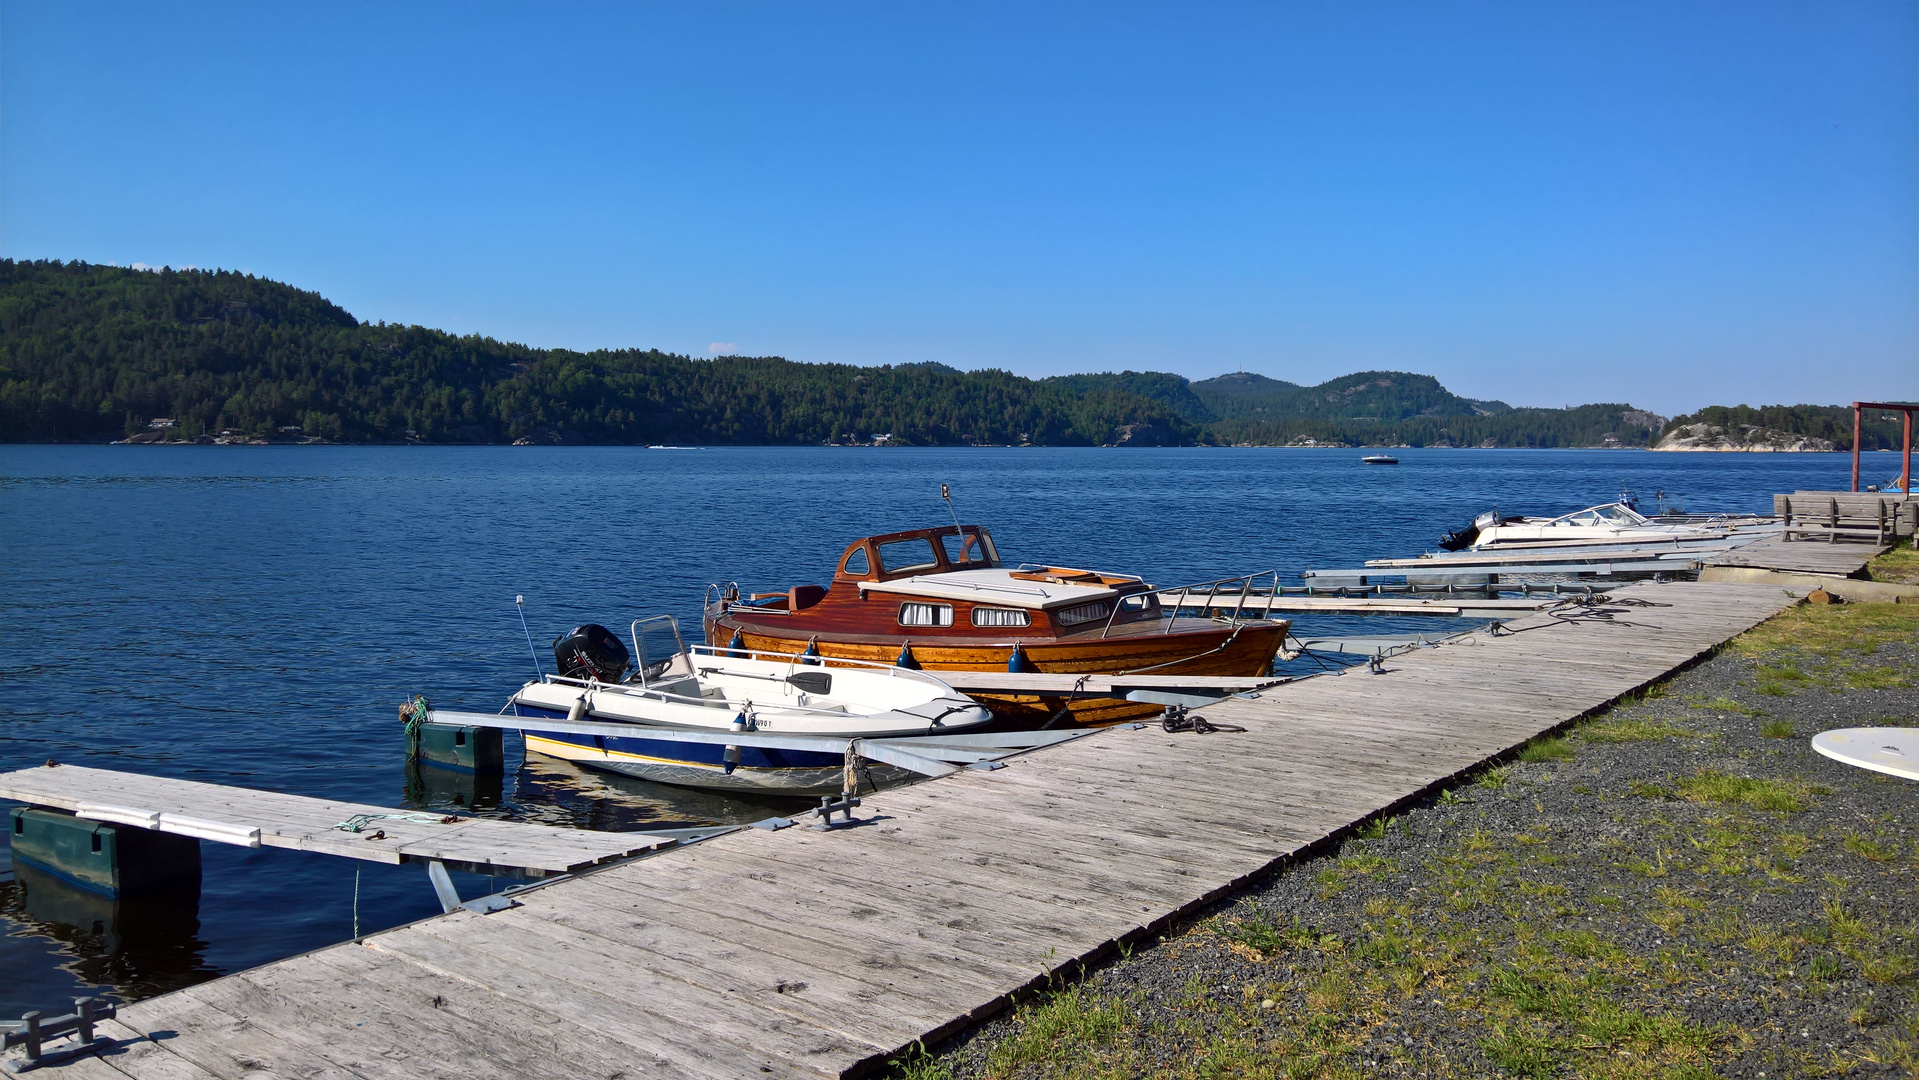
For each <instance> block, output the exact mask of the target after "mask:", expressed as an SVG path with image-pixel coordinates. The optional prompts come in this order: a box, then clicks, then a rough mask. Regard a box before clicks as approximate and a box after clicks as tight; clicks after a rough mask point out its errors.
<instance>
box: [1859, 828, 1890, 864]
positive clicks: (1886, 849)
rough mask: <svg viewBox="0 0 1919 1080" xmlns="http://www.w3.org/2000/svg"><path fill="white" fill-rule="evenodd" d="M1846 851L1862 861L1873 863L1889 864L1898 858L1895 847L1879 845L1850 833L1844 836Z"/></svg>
mask: <svg viewBox="0 0 1919 1080" xmlns="http://www.w3.org/2000/svg"><path fill="white" fill-rule="evenodd" d="M1846 850H1847V851H1850V852H1852V853H1853V854H1854V855H1857V856H1859V857H1860V858H1862V859H1869V860H1871V861H1873V862H1891V861H1892V860H1894V859H1896V858H1898V857H1899V849H1898V848H1897V847H1894V846H1891V845H1888V844H1881V843H1879V842H1877V841H1876V840H1868V839H1866V838H1865V837H1863V836H1859V835H1856V834H1850V833H1849V834H1847V836H1846Z"/></svg>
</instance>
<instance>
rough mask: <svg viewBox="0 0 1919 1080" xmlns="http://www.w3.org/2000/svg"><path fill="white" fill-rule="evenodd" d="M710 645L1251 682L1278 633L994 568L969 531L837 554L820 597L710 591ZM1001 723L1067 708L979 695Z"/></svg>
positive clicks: (1081, 574)
mask: <svg viewBox="0 0 1919 1080" xmlns="http://www.w3.org/2000/svg"><path fill="white" fill-rule="evenodd" d="M709 597H712V599H710V601H709V603H708V605H707V609H706V634H707V640H708V642H709V643H711V644H714V645H724V646H729V647H732V648H735V649H747V650H751V651H754V652H760V651H765V652H781V653H812V654H817V655H819V656H820V657H822V658H826V659H829V660H830V659H831V658H836V657H838V658H846V659H854V660H867V661H875V662H881V663H897V664H899V665H901V666H903V667H919V668H925V669H928V670H940V669H944V670H962V671H989V670H997V671H1031V672H1070V673H1095V674H1104V673H1113V672H1138V671H1143V670H1147V669H1151V670H1152V671H1154V672H1155V673H1156V674H1188V675H1236V676H1257V675H1262V674H1265V672H1266V671H1267V670H1268V669H1269V668H1270V667H1271V665H1272V661H1273V657H1274V655H1275V654H1276V653H1277V652H1278V651H1279V648H1280V645H1281V643H1282V642H1283V641H1284V640H1285V636H1286V629H1287V626H1288V624H1287V623H1286V622H1285V621H1283V620H1280V621H1268V620H1237V619H1236V620H1220V619H1213V618H1193V617H1182V616H1177V615H1176V614H1175V613H1172V612H1168V611H1167V610H1165V609H1163V608H1162V607H1161V605H1160V601H1159V591H1158V590H1157V589H1155V588H1154V587H1153V586H1151V585H1149V584H1147V583H1146V582H1145V581H1142V580H1141V579H1140V578H1138V577H1136V576H1133V575H1129V574H1111V573H1101V572H1098V571H1092V570H1077V569H1071V568H1067V567H1058V566H1035V565H1020V566H1016V567H1013V568H1010V569H1009V568H1008V567H1006V566H1004V565H1003V564H1002V563H1001V561H1000V556H999V552H998V550H997V549H996V548H995V547H994V545H993V537H992V534H991V533H990V532H988V531H987V530H986V529H985V528H983V527H980V526H977V525H963V526H958V527H954V526H944V527H940V528H932V529H913V530H908V531H905V532H895V533H886V534H884V535H880V536H869V537H865V538H863V539H860V540H856V541H854V542H853V543H852V544H850V545H848V546H847V548H846V551H845V552H844V553H843V554H842V555H841V556H840V560H839V563H838V565H837V567H836V568H835V571H834V574H833V579H832V583H831V584H830V585H828V586H825V587H821V586H819V585H796V586H793V587H791V588H789V589H787V590H786V591H785V592H775V593H755V594H752V595H750V596H747V597H740V596H739V595H738V594H737V593H736V592H732V593H728V592H724V591H723V592H721V593H720V594H719V595H718V596H716V597H715V596H714V595H713V594H712V593H709ZM981 700H983V701H985V702H986V704H987V705H988V706H989V707H991V708H992V709H993V710H994V712H995V713H996V714H997V715H999V716H1001V717H1002V718H1003V719H1005V718H1015V717H1017V718H1026V719H1033V718H1047V717H1050V716H1051V715H1052V714H1054V713H1057V712H1059V711H1060V710H1061V709H1062V708H1066V705H1065V703H1063V702H1058V701H1051V702H1049V701H1046V700H1042V699H1041V697H1039V696H1033V695H1008V696H998V697H993V698H992V700H987V699H985V698H982V699H981ZM1067 711H1068V712H1070V715H1071V717H1072V719H1074V720H1077V721H1080V722H1088V721H1113V720H1120V719H1127V718H1131V717H1137V716H1141V715H1146V714H1150V713H1152V712H1155V711H1157V707H1156V706H1142V705H1141V704H1139V703H1136V702H1117V701H1114V700H1111V699H1094V700H1092V701H1087V702H1075V703H1072V705H1071V707H1070V708H1068V709H1067Z"/></svg>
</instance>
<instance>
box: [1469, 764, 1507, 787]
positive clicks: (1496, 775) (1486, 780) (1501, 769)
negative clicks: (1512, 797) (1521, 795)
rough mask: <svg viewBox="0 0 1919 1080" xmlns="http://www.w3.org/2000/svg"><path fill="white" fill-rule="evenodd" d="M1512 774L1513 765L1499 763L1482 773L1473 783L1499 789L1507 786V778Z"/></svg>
mask: <svg viewBox="0 0 1919 1080" xmlns="http://www.w3.org/2000/svg"><path fill="white" fill-rule="evenodd" d="M1512 774H1513V767H1512V766H1511V765H1499V766H1495V767H1493V768H1490V769H1487V770H1486V771H1485V772H1483V773H1480V774H1479V779H1477V780H1475V781H1473V783H1475V784H1477V785H1478V786H1480V787H1483V788H1491V789H1493V790H1494V791H1497V790H1499V789H1500V788H1503V787H1505V786H1506V780H1507V778H1508V777H1510V776H1512Z"/></svg>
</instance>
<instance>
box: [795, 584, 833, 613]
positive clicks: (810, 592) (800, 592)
mask: <svg viewBox="0 0 1919 1080" xmlns="http://www.w3.org/2000/svg"><path fill="white" fill-rule="evenodd" d="M825 596H826V590H825V589H823V588H821V587H820V586H818V585H795V586H793V587H792V588H791V589H789V590H788V591H787V594H786V610H788V611H805V610H806V609H807V608H810V607H812V606H813V605H814V604H817V603H819V602H820V601H821V600H822V599H824V598H825Z"/></svg>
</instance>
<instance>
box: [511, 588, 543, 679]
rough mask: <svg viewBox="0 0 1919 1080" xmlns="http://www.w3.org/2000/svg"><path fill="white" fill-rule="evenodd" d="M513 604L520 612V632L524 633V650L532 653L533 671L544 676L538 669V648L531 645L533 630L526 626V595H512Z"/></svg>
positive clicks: (541, 676)
mask: <svg viewBox="0 0 1919 1080" xmlns="http://www.w3.org/2000/svg"><path fill="white" fill-rule="evenodd" d="M513 606H514V607H515V608H517V609H518V610H519V612H520V632H521V633H523V634H525V635H526V651H527V652H529V653H532V654H533V671H534V673H535V674H537V675H538V676H539V677H540V678H542V679H544V678H546V672H544V671H541V670H540V650H538V649H536V648H534V647H533V631H531V630H528V629H527V628H526V597H525V596H523V595H516V596H514V597H513Z"/></svg>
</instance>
